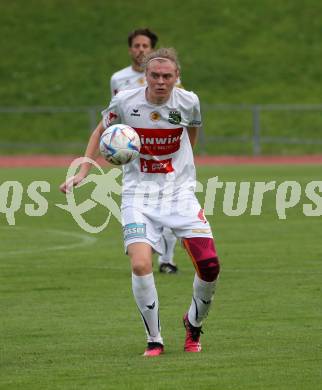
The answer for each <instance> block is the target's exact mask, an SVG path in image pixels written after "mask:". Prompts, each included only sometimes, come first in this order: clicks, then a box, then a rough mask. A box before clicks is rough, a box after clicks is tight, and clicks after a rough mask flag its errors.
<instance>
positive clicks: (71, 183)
mask: <svg viewBox="0 0 322 390" xmlns="http://www.w3.org/2000/svg"><path fill="white" fill-rule="evenodd" d="M104 130H105V129H104V126H103V121H100V123H99V124H98V125H97V127H96V129H95V130H94V131H93V133H92V135H91V137H90V139H89V141H88V144H87V148H86V151H85V157H88V158H90V159H91V160H94V161H95V160H96V159H97V157H98V155H99V143H100V138H101V135H102V133H103V132H104ZM91 166H92V164H91V163H89V162H83V163H82V164H81V166H80V169H79V172H78V173H77V174H76V175H75V176H72V177H70V178H69V179H68V180H66V181H65V182H64V183H62V184H61V185H60V187H59V189H60V191H62V192H64V193H66V192H69V191H70V190H71V188H72V187H75V186H77V184H79V183H81V182H82V181H83V180H84V179H85V177H86V176H87V175H88V173H89V171H90V169H91Z"/></svg>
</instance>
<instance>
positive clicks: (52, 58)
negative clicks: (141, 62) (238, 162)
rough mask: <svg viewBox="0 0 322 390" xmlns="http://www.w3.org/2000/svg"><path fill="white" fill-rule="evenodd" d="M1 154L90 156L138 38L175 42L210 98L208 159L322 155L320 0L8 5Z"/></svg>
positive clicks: (51, 0) (195, 83)
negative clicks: (133, 37)
mask: <svg viewBox="0 0 322 390" xmlns="http://www.w3.org/2000/svg"><path fill="white" fill-rule="evenodd" d="M0 7H1V13H0V21H1V23H0V34H1V37H2V40H1V41H2V42H1V63H0V153H1V154H2V155H4V154H6V155H10V154H34V153H42V154H43V153H46V154H48V153H51V154H77V155H78V154H81V153H82V152H83V150H84V147H85V145H86V143H87V139H88V136H89V133H90V131H91V130H92V129H93V128H94V127H95V124H96V123H97V121H98V120H99V119H100V110H101V109H102V108H104V107H105V106H106V105H107V104H108V103H109V100H110V91H109V79H110V76H111V75H112V73H114V72H115V71H117V70H119V69H120V68H123V67H125V66H128V65H129V58H128V53H127V35H128V33H129V32H130V31H131V30H133V29H135V28H139V27H149V28H151V29H152V30H154V31H155V32H156V33H157V34H158V35H159V38H160V42H159V47H160V46H174V47H175V48H176V49H177V51H178V54H179V58H180V60H181V66H182V80H183V84H184V86H185V88H186V89H188V90H193V91H194V92H196V93H197V94H198V95H199V97H200V100H201V104H202V111H203V119H204V128H203V133H202V134H201V137H200V142H199V146H198V149H197V153H198V154H209V155H260V154H262V155H297V154H317V153H320V151H321V148H322V103H321V100H322V99H321V83H322V67H321V59H322V45H321V41H322V29H321V14H322V3H321V2H318V1H316V0H306V1H305V2H303V1H300V0H292V1H277V0H262V1H260V2H256V1H253V0H216V1H211V0H209V1H206V0H201V1H198V2H195V1H194V0H185V1H184V2H182V1H178V0H175V1H173V0H171V1H170V0H163V1H162V3H161V2H159V3H155V2H149V1H146V2H142V3H137V2H133V1H130V0H120V1H108V0H107V1H106V0H105V1H102V0H92V1H89V0H77V1H76V0H69V1H67V2H66V1H60V0H46V1H41V0H31V1H28V3H26V2H22V1H17V0H14V1H10V2H9V1H5V0H1V1H0Z"/></svg>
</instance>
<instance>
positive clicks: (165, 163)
mask: <svg viewBox="0 0 322 390" xmlns="http://www.w3.org/2000/svg"><path fill="white" fill-rule="evenodd" d="M140 164H141V172H143V173H169V172H173V171H174V169H173V166H172V159H171V158H167V159H166V160H159V161H156V160H145V159H144V158H140Z"/></svg>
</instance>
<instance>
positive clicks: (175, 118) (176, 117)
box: [168, 110, 181, 125]
mask: <svg viewBox="0 0 322 390" xmlns="http://www.w3.org/2000/svg"><path fill="white" fill-rule="evenodd" d="M168 121H169V122H170V123H172V124H173V125H178V124H179V123H180V122H181V113H180V111H177V110H173V111H170V112H169V118H168Z"/></svg>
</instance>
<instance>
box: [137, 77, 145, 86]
mask: <svg viewBox="0 0 322 390" xmlns="http://www.w3.org/2000/svg"><path fill="white" fill-rule="evenodd" d="M138 84H140V85H145V77H140V78H139V79H138Z"/></svg>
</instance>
